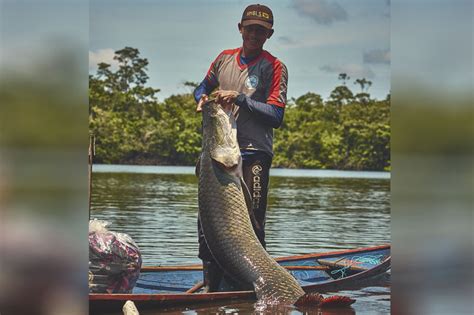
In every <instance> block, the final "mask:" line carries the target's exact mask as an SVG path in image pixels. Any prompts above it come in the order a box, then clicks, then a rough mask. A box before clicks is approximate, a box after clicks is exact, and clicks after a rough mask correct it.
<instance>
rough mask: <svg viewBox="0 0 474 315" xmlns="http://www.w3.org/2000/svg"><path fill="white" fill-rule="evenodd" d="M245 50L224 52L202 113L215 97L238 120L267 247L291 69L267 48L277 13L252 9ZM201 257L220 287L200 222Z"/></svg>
mask: <svg viewBox="0 0 474 315" xmlns="http://www.w3.org/2000/svg"><path fill="white" fill-rule="evenodd" d="M238 28H239V32H240V33H241V34H242V40H243V44H242V47H240V48H236V49H229V50H224V51H223V52H221V53H220V54H219V56H218V57H217V58H216V59H215V60H214V62H213V63H212V64H211V66H210V68H209V71H208V72H207V75H206V77H205V78H204V80H203V81H202V82H201V84H200V85H199V86H198V87H197V88H196V89H195V91H194V97H195V99H196V102H197V103H198V104H197V109H196V110H197V112H200V111H201V107H202V105H203V104H204V103H205V102H206V101H207V100H208V99H209V96H208V95H210V93H211V92H212V91H214V92H212V96H213V97H215V99H216V101H217V102H218V103H219V104H221V105H222V106H225V107H230V106H231V107H232V109H233V112H234V114H235V115H236V117H237V139H238V142H239V146H240V150H241V154H242V161H243V177H244V181H245V183H246V185H247V186H248V188H249V191H250V195H251V199H252V202H251V209H249V212H250V216H251V219H252V224H253V227H254V230H255V233H256V234H257V237H258V239H259V240H260V242H261V243H262V245H263V247H265V230H264V228H265V213H266V207H267V193H268V182H269V171H270V166H271V164H272V157H273V128H278V127H280V125H281V123H282V121H283V115H284V109H285V105H286V91H287V82H288V73H287V69H286V67H285V65H284V64H283V63H282V62H281V61H280V60H278V59H277V58H275V57H273V56H272V55H271V54H270V53H269V52H267V51H265V50H263V45H264V44H265V41H266V40H267V39H269V38H270V37H271V36H272V34H273V13H272V11H271V10H270V8H268V7H267V6H264V5H259V4H255V5H250V6H248V7H247V8H246V9H245V10H244V13H243V15H242V20H241V22H240V23H239V24H238ZM198 233H199V258H201V259H202V260H203V266H204V284H205V286H206V289H207V291H209V292H213V291H217V290H218V289H219V284H220V282H221V278H222V271H221V270H220V268H219V267H218V266H217V264H216V262H215V261H214V259H213V257H212V255H211V253H210V251H209V249H208V248H207V244H206V241H205V239H204V235H203V233H202V231H201V227H200V224H199V222H198Z"/></svg>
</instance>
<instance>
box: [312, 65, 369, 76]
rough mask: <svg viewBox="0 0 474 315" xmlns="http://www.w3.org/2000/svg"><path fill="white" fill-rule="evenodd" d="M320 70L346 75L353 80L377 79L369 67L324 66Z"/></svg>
mask: <svg viewBox="0 0 474 315" xmlns="http://www.w3.org/2000/svg"><path fill="white" fill-rule="evenodd" d="M319 69H320V70H322V71H324V72H328V73H337V74H339V73H346V74H347V75H349V76H350V77H351V78H352V79H356V78H366V79H372V78H374V77H375V74H374V72H373V71H372V70H371V69H370V68H369V67H364V66H361V65H358V64H347V65H342V66H341V65H339V66H333V65H324V66H322V67H320V68H319Z"/></svg>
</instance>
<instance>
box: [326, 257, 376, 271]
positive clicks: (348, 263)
mask: <svg viewBox="0 0 474 315" xmlns="http://www.w3.org/2000/svg"><path fill="white" fill-rule="evenodd" d="M318 262H319V263H320V264H321V265H323V266H326V267H331V268H347V269H348V270H353V271H365V270H368V269H369V268H364V267H361V266H358V265H357V264H359V263H358V262H357V261H354V260H350V259H346V258H344V259H340V260H336V261H333V260H327V259H318Z"/></svg>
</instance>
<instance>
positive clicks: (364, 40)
mask: <svg viewBox="0 0 474 315" xmlns="http://www.w3.org/2000/svg"><path fill="white" fill-rule="evenodd" d="M252 3H255V2H249V1H241V0H225V1H222V0H219V1H212V0H175V1H168V0H94V1H90V2H89V26H90V28H89V73H91V74H93V73H95V71H96V69H97V68H96V66H97V63H99V62H106V63H110V64H112V65H114V60H113V56H114V51H116V50H119V49H122V48H124V47H126V46H131V47H134V48H137V49H138V50H139V51H140V54H141V57H144V58H147V59H148V61H149V65H148V75H149V77H150V79H149V81H148V84H149V85H150V86H152V87H154V88H159V89H160V90H161V91H160V92H159V93H158V98H159V99H161V100H163V99H164V98H166V97H168V96H170V95H172V94H177V93H185V92H189V88H188V87H185V86H184V84H183V83H184V82H185V81H193V82H200V81H202V79H203V78H204V75H205V74H206V72H207V70H208V68H209V65H210V64H211V62H212V61H213V60H214V59H215V58H216V57H217V55H218V54H219V53H220V52H221V51H222V50H224V49H229V48H236V47H240V46H241V44H242V38H241V35H240V33H239V32H238V28H237V24H238V23H239V21H240V18H241V16H242V12H243V10H244V9H245V7H246V6H247V5H249V4H252ZM260 3H261V4H265V5H267V6H269V7H270V8H271V9H272V11H273V14H274V29H275V33H274V35H273V36H272V38H270V39H269V40H267V42H266V43H265V46H264V49H266V50H267V51H269V52H270V53H271V54H272V55H274V56H275V57H277V58H278V59H280V60H281V61H282V62H283V63H284V64H285V65H286V66H287V68H288V72H289V83H288V96H289V97H295V98H297V97H299V96H301V95H303V94H305V93H307V92H313V93H317V94H320V95H321V96H322V97H323V98H324V99H326V98H327V97H329V95H330V92H331V91H332V90H333V89H334V87H336V86H337V85H339V84H340V83H341V81H339V80H338V75H339V73H342V72H344V73H347V74H348V75H349V76H350V78H351V79H350V81H349V82H348V83H347V84H348V87H350V88H351V89H352V90H353V91H354V92H358V91H360V87H359V86H358V85H355V84H354V83H353V82H354V81H355V80H356V79H358V78H366V79H368V80H370V81H372V86H371V87H370V89H369V93H371V95H372V96H373V97H375V98H377V99H384V98H385V97H386V96H387V94H388V93H390V61H391V60H390V55H391V54H390V36H391V34H390V1H389V0H358V1H353V0H336V1H333V0H279V1H268V0H267V1H265V2H260Z"/></svg>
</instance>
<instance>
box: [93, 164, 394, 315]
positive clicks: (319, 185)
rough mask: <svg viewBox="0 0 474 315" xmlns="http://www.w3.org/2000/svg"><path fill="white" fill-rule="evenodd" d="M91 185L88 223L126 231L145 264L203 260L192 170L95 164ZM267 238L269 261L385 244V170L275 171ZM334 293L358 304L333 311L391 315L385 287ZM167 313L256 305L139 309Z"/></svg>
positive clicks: (244, 309) (242, 310) (245, 309)
mask: <svg viewBox="0 0 474 315" xmlns="http://www.w3.org/2000/svg"><path fill="white" fill-rule="evenodd" d="M92 183H93V185H92V186H93V187H92V205H91V219H93V218H97V219H101V220H106V221H109V222H110V223H111V225H110V227H109V229H111V230H113V231H117V232H123V233H127V234H129V235H130V236H131V237H132V238H133V239H134V240H135V241H136V243H137V244H138V245H139V247H140V249H141V253H142V258H143V265H150V266H152V265H153V266H156V265H182V264H191V263H198V262H200V260H199V259H198V258H197V236H196V235H197V232H196V229H197V226H196V219H197V211H198V200H197V178H196V177H195V175H194V168H193V167H164V166H125V165H94V167H93V181H92ZM266 241H267V250H268V251H269V253H270V254H271V255H273V256H286V255H297V254H305V253H311V252H324V251H330V250H336V249H348V248H356V247H366V246H371V245H379V244H384V243H389V242H390V175H389V173H384V172H346V171H326V170H287V169H272V170H271V179H270V193H269V204H268V210H267V223H266ZM338 294H344V295H348V296H351V297H353V298H356V300H357V302H356V303H355V304H354V305H353V307H352V309H351V310H350V311H349V313H348V312H347V311H344V313H338V312H336V313H335V312H334V311H332V313H330V314H355V313H356V314H389V313H390V287H389V286H388V285H384V286H380V287H379V286H374V287H369V288H364V289H361V290H358V291H343V292H339V293H338ZM165 313H166V314H216V313H217V314H237V313H238V314H251V313H253V308H252V305H251V304H238V305H219V306H208V307H199V308H194V309H173V310H160V311H158V312H156V311H155V312H141V314H165ZM290 313H291V314H292V315H293V314H302V312H300V311H297V310H293V311H291V312H290ZM328 314H329V313H328Z"/></svg>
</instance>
